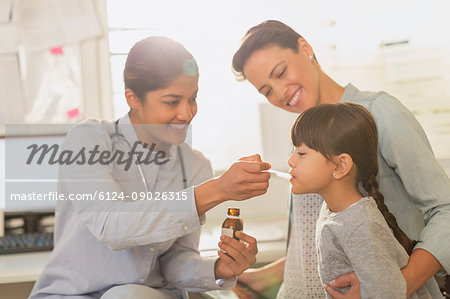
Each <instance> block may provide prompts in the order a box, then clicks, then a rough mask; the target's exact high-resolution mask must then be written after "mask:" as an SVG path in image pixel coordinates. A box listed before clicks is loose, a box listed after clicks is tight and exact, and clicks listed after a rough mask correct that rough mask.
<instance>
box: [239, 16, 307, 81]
mask: <svg viewBox="0 0 450 299" xmlns="http://www.w3.org/2000/svg"><path fill="white" fill-rule="evenodd" d="M299 38H302V36H301V35H300V34H298V33H297V32H296V31H295V30H294V29H292V28H291V27H289V26H288V25H286V24H284V23H282V22H280V21H276V20H267V21H264V22H262V23H261V24H258V25H256V26H254V27H252V28H250V29H249V30H248V31H247V33H246V34H245V36H244V38H243V39H242V43H241V46H240V47H239V50H237V51H236V53H235V54H234V56H233V63H232V66H233V73H234V74H235V76H236V78H237V79H238V80H245V74H244V71H243V69H244V65H245V63H246V62H247V59H248V58H249V57H250V55H252V54H253V52H255V51H257V50H259V49H262V48H264V47H266V46H269V45H276V46H279V47H281V48H283V49H291V50H292V51H294V52H295V53H297V52H298V39H299ZM314 59H315V57H314Z"/></svg>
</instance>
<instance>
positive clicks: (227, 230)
mask: <svg viewBox="0 0 450 299" xmlns="http://www.w3.org/2000/svg"><path fill="white" fill-rule="evenodd" d="M222 236H228V237H230V238H233V229H232V228H223V227H222ZM220 251H222V252H224V253H227V252H226V251H225V250H223V249H220Z"/></svg>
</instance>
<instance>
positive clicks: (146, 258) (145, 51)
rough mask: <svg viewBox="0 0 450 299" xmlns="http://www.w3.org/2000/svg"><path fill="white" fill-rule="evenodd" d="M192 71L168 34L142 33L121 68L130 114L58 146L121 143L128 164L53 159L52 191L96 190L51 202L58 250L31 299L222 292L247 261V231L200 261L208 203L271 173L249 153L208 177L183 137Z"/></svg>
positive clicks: (257, 190) (252, 247)
mask: <svg viewBox="0 0 450 299" xmlns="http://www.w3.org/2000/svg"><path fill="white" fill-rule="evenodd" d="M198 77H199V75H198V68H197V64H196V62H195V60H194V58H193V56H192V55H191V54H190V53H189V52H188V51H187V50H186V49H185V48H184V46H183V45H181V44H180V43H178V42H176V41H174V40H171V39H169V38H166V37H149V38H146V39H143V40H141V41H139V42H137V43H136V44H135V45H134V46H133V47H132V49H131V50H130V53H129V54H128V59H127V62H126V65H125V70H124V78H125V92H124V93H125V98H126V101H127V104H128V106H129V112H128V113H127V114H126V115H125V116H123V117H121V118H120V119H118V120H117V121H115V122H110V121H101V122H99V121H97V120H88V121H86V122H85V123H83V124H80V125H78V126H76V127H75V128H74V129H72V130H71V131H70V132H69V133H68V135H67V137H66V140H65V141H64V144H63V152H67V150H70V151H71V152H74V153H79V152H82V150H83V148H85V147H86V148H88V149H92V148H94V149H95V152H96V153H101V154H100V158H103V159H102V161H104V159H106V158H108V157H109V156H110V153H111V152H122V153H124V156H128V157H130V160H129V162H132V163H129V168H127V167H121V165H120V163H119V161H109V162H108V163H73V164H71V165H66V164H65V163H64V165H61V167H60V168H59V180H58V183H59V191H60V192H61V193H64V194H67V195H68V197H70V195H72V198H77V197H78V196H77V195H80V194H81V195H93V196H91V197H90V198H92V200H89V201H73V202H72V201H60V202H58V204H57V207H56V229H55V231H56V234H55V250H54V251H53V252H52V256H51V260H50V262H49V264H48V266H47V267H46V268H45V269H44V271H43V273H42V275H41V276H40V277H39V279H38V281H37V282H36V284H35V286H34V289H33V291H32V294H31V298H48V297H51V296H58V297H59V296H63V295H66V296H77V298H86V299H87V298H100V297H101V298H104V299H106V298H130V296H131V294H133V298H180V296H181V294H182V293H183V292H184V291H183V290H191V291H195V292H200V291H206V290H213V289H229V288H231V287H232V286H233V285H234V282H235V276H236V275H238V274H240V273H242V272H243V271H244V270H245V269H247V268H248V267H250V265H251V264H253V263H255V261H256V258H255V255H256V253H257V246H256V240H255V239H254V238H253V237H250V236H248V235H246V234H242V235H241V239H242V240H243V241H245V242H246V243H245V244H244V243H241V242H239V241H237V240H234V239H233V238H222V239H221V242H220V244H219V248H221V249H224V250H226V252H227V253H228V254H229V255H230V256H227V255H225V254H224V253H222V252H218V257H212V258H202V257H200V253H199V251H198V248H197V247H198V243H199V237H200V225H201V224H202V223H204V220H205V217H204V213H205V212H206V211H208V210H209V209H211V208H213V207H214V206H216V205H218V204H220V203H221V202H224V201H226V200H244V199H248V198H251V197H254V196H257V195H261V194H264V193H265V192H266V191H267V188H268V180H269V178H270V174H269V173H266V172H261V171H262V170H267V169H269V168H270V165H269V164H268V163H263V162H262V161H261V159H260V158H259V156H257V155H255V156H252V157H245V158H243V160H245V161H238V162H236V163H234V164H233V165H232V166H231V167H230V169H229V170H227V171H226V172H225V173H224V174H223V175H222V176H220V177H219V178H215V179H211V177H212V169H211V164H210V162H209V160H207V159H206V158H205V157H204V156H203V155H202V154H201V153H200V152H198V151H196V150H193V149H192V148H191V147H190V146H189V145H188V144H187V142H185V139H186V135H187V133H188V126H189V124H190V122H191V121H192V119H193V118H194V116H195V115H196V113H197V103H196V96H197V91H198ZM37 150H38V149H36V150H35V151H37ZM155 150H158V152H156V153H154V151H155ZM161 152H163V153H166V155H165V157H167V161H166V162H167V163H163V164H161V163H160V164H158V163H152V164H145V163H143V165H141V164H142V163H140V162H141V161H140V155H145V156H146V157H149V159H150V160H151V159H152V158H158V153H161ZM89 153H92V151H89ZM105 153H106V154H105ZM138 162H139V163H138ZM246 182H248V183H246ZM97 195H98V196H97ZM105 195H106V196H107V197H108V198H109V197H110V195H111V196H112V197H113V198H114V199H117V200H107V201H105V200H102V199H104V197H105ZM115 195H117V196H115ZM160 195H161V196H160ZM118 199H120V200H118ZM136 199H139V200H136ZM161 199H162V200H161ZM166 199H167V200H166ZM218 237H219V236H218ZM67 257H73V258H70V259H67ZM61 282H63V283H62V284H61ZM64 285H70V286H71V288H66V287H64Z"/></svg>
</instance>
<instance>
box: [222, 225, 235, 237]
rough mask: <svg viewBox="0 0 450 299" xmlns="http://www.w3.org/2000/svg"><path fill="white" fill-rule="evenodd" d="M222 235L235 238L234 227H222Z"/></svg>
mask: <svg viewBox="0 0 450 299" xmlns="http://www.w3.org/2000/svg"><path fill="white" fill-rule="evenodd" d="M222 236H228V237H230V238H233V229H232V228H223V227H222Z"/></svg>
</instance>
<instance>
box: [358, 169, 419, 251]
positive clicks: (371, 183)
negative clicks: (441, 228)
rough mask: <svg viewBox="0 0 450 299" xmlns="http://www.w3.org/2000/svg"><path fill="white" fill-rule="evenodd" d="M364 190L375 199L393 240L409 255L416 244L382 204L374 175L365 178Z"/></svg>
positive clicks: (382, 198)
mask: <svg viewBox="0 0 450 299" xmlns="http://www.w3.org/2000/svg"><path fill="white" fill-rule="evenodd" d="M362 186H363V188H364V190H366V191H367V193H368V194H369V195H370V196H372V197H373V199H375V202H376V203H377V206H378V209H379V210H380V212H381V214H382V215H383V217H384V219H385V220H386V222H387V224H388V225H389V227H390V228H391V229H392V231H393V233H394V236H395V238H396V239H397V240H398V241H399V242H400V244H401V245H402V246H403V247H404V248H405V249H406V252H407V253H408V255H411V253H412V251H413V249H414V246H415V245H416V244H417V241H415V240H411V239H410V238H409V237H408V236H407V235H406V234H405V233H404V232H403V231H402V230H401V228H400V227H399V226H398V223H397V220H396V219H395V216H394V215H392V213H391V212H389V209H388V207H387V206H386V204H385V203H384V196H383V194H381V192H380V191H379V190H378V180H377V179H376V177H375V176H374V175H371V176H370V177H369V178H367V179H366V180H365V181H363V184H362Z"/></svg>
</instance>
